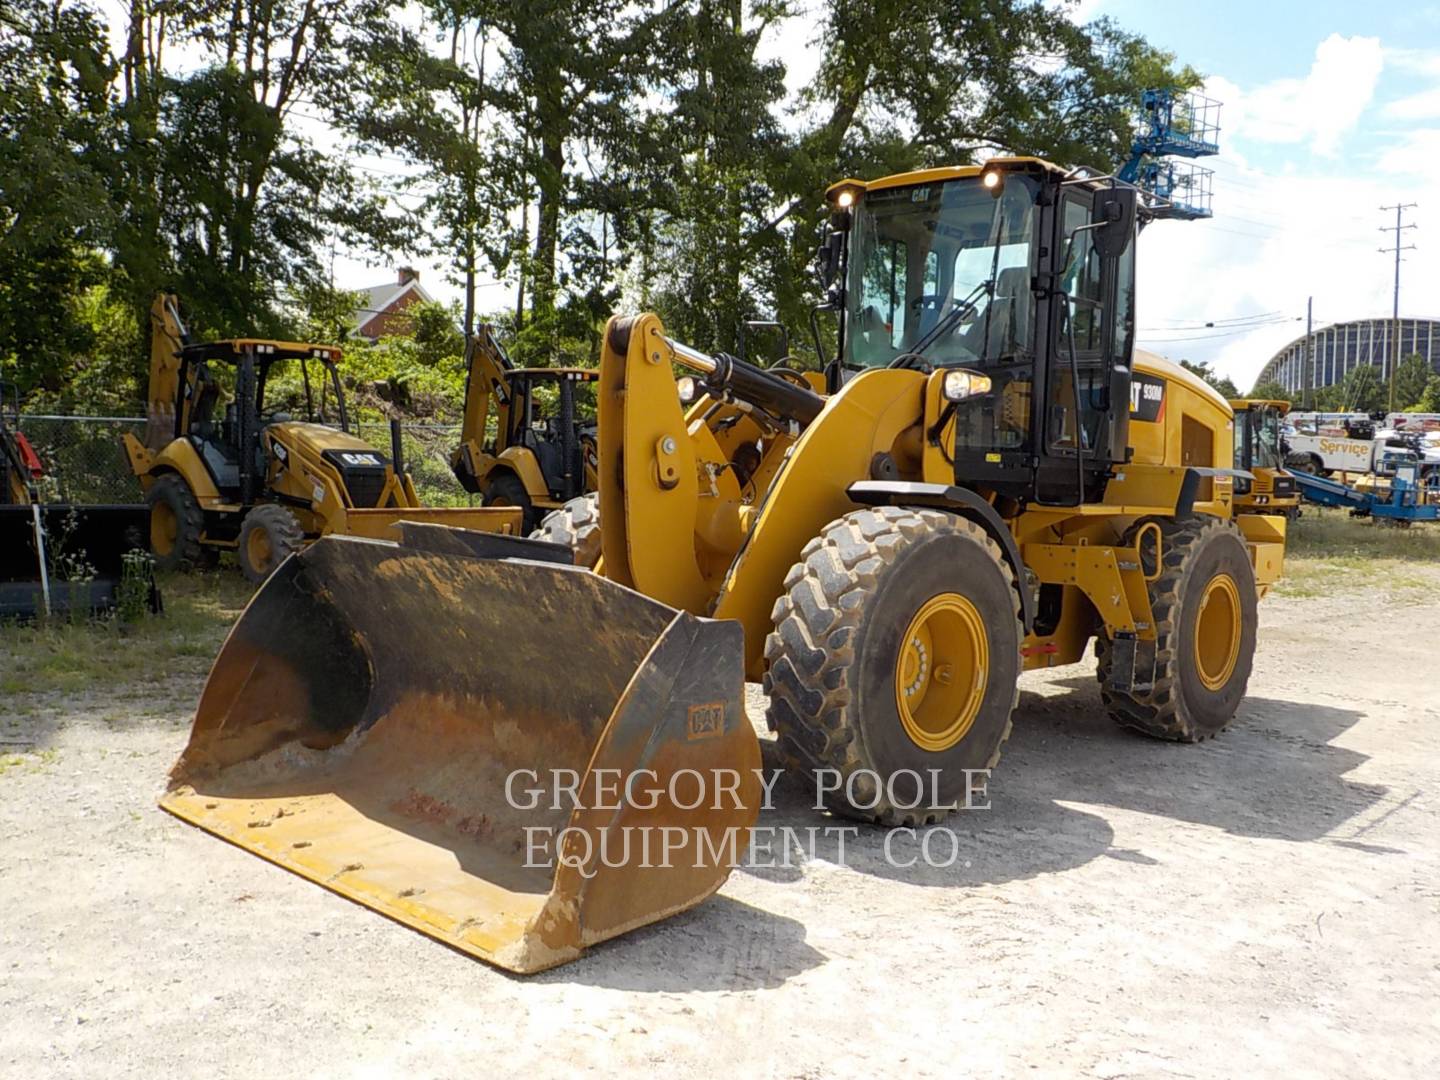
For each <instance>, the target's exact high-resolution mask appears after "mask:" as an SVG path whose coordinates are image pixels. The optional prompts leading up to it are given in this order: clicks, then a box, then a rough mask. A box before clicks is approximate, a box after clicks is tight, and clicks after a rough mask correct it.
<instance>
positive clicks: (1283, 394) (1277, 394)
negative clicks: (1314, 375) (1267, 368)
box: [1237, 379, 1295, 402]
mask: <svg viewBox="0 0 1440 1080" xmlns="http://www.w3.org/2000/svg"><path fill="white" fill-rule="evenodd" d="M1237 396H1238V395H1237ZM1250 396H1251V397H1252V398H1257V399H1259V400H1261V401H1289V402H1294V401H1295V395H1293V394H1291V393H1290V391H1288V390H1286V389H1285V386H1284V384H1283V383H1280V382H1277V381H1276V380H1274V379H1270V380H1268V381H1266V382H1262V383H1256V384H1255V387H1254V389H1252V390H1251V391H1250Z"/></svg>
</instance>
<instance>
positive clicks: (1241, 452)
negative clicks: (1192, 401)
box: [1230, 398, 1300, 518]
mask: <svg viewBox="0 0 1440 1080" xmlns="http://www.w3.org/2000/svg"><path fill="white" fill-rule="evenodd" d="M1230 407H1231V408H1232V409H1234V410H1235V467H1236V468H1237V469H1240V470H1242V471H1244V472H1247V473H1249V474H1250V476H1249V477H1242V478H1239V479H1237V480H1236V481H1235V512H1236V513H1237V514H1249V513H1257V512H1258V513H1261V514H1283V515H1284V516H1285V517H1287V518H1293V517H1295V516H1296V515H1298V514H1299V513H1300V489H1299V487H1298V486H1296V483H1295V478H1294V477H1293V476H1291V475H1290V473H1288V472H1287V471H1286V470H1285V454H1286V445H1285V436H1284V435H1283V434H1282V433H1281V431H1280V424H1281V421H1282V420H1283V419H1284V417H1285V414H1286V413H1288V412H1289V411H1290V403H1289V402H1288V401H1270V400H1258V399H1255V398H1231V399H1230Z"/></svg>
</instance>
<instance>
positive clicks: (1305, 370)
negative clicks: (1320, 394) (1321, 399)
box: [1300, 296, 1315, 409]
mask: <svg viewBox="0 0 1440 1080" xmlns="http://www.w3.org/2000/svg"><path fill="white" fill-rule="evenodd" d="M1314 313H1315V297H1313V296H1310V297H1306V299H1305V361H1304V363H1303V364H1302V365H1301V371H1300V380H1301V381H1300V407H1301V408H1302V409H1312V408H1314V407H1315V393H1314V391H1315V338H1314V337H1313V336H1312V335H1311V332H1310V328H1311V326H1312V325H1313V319H1312V317H1313V315H1314Z"/></svg>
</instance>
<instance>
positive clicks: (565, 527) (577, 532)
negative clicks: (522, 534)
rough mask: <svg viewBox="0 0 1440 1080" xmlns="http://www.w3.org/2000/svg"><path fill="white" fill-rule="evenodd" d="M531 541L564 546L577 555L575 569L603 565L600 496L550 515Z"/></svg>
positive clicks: (579, 500)
mask: <svg viewBox="0 0 1440 1080" xmlns="http://www.w3.org/2000/svg"><path fill="white" fill-rule="evenodd" d="M530 539H532V540H549V541H550V542H551V543H552V544H564V545H565V546H566V547H568V548H569V549H570V550H571V551H573V552H574V553H575V565H576V566H583V567H585V568H586V569H588V570H593V569H595V564H596V563H598V562H599V561H600V496H599V495H596V494H595V493H594V492H591V493H590V494H589V495H581V496H580V497H579V498H577V499H571V500H570V501H569V502H567V503H565V505H563V506H561V507H560V508H559V509H558V510H552V511H550V513H548V514H546V515H545V520H543V521H542V522H540V527H539V528H538V529H536V530H535V531H534V532H532V533H531V534H530Z"/></svg>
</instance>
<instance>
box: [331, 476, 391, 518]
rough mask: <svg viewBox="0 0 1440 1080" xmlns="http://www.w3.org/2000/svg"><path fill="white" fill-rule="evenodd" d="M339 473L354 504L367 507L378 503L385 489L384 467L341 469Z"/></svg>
mask: <svg viewBox="0 0 1440 1080" xmlns="http://www.w3.org/2000/svg"><path fill="white" fill-rule="evenodd" d="M340 475H341V477H342V478H343V479H344V481H345V490H346V491H347V492H349V493H350V501H351V502H352V503H354V504H355V506H357V507H364V508H367V509H368V508H370V507H374V506H378V505H379V503H380V495H381V494H382V493H383V492H384V490H385V470H384V469H353V468H351V469H342V470H341V472H340Z"/></svg>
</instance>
